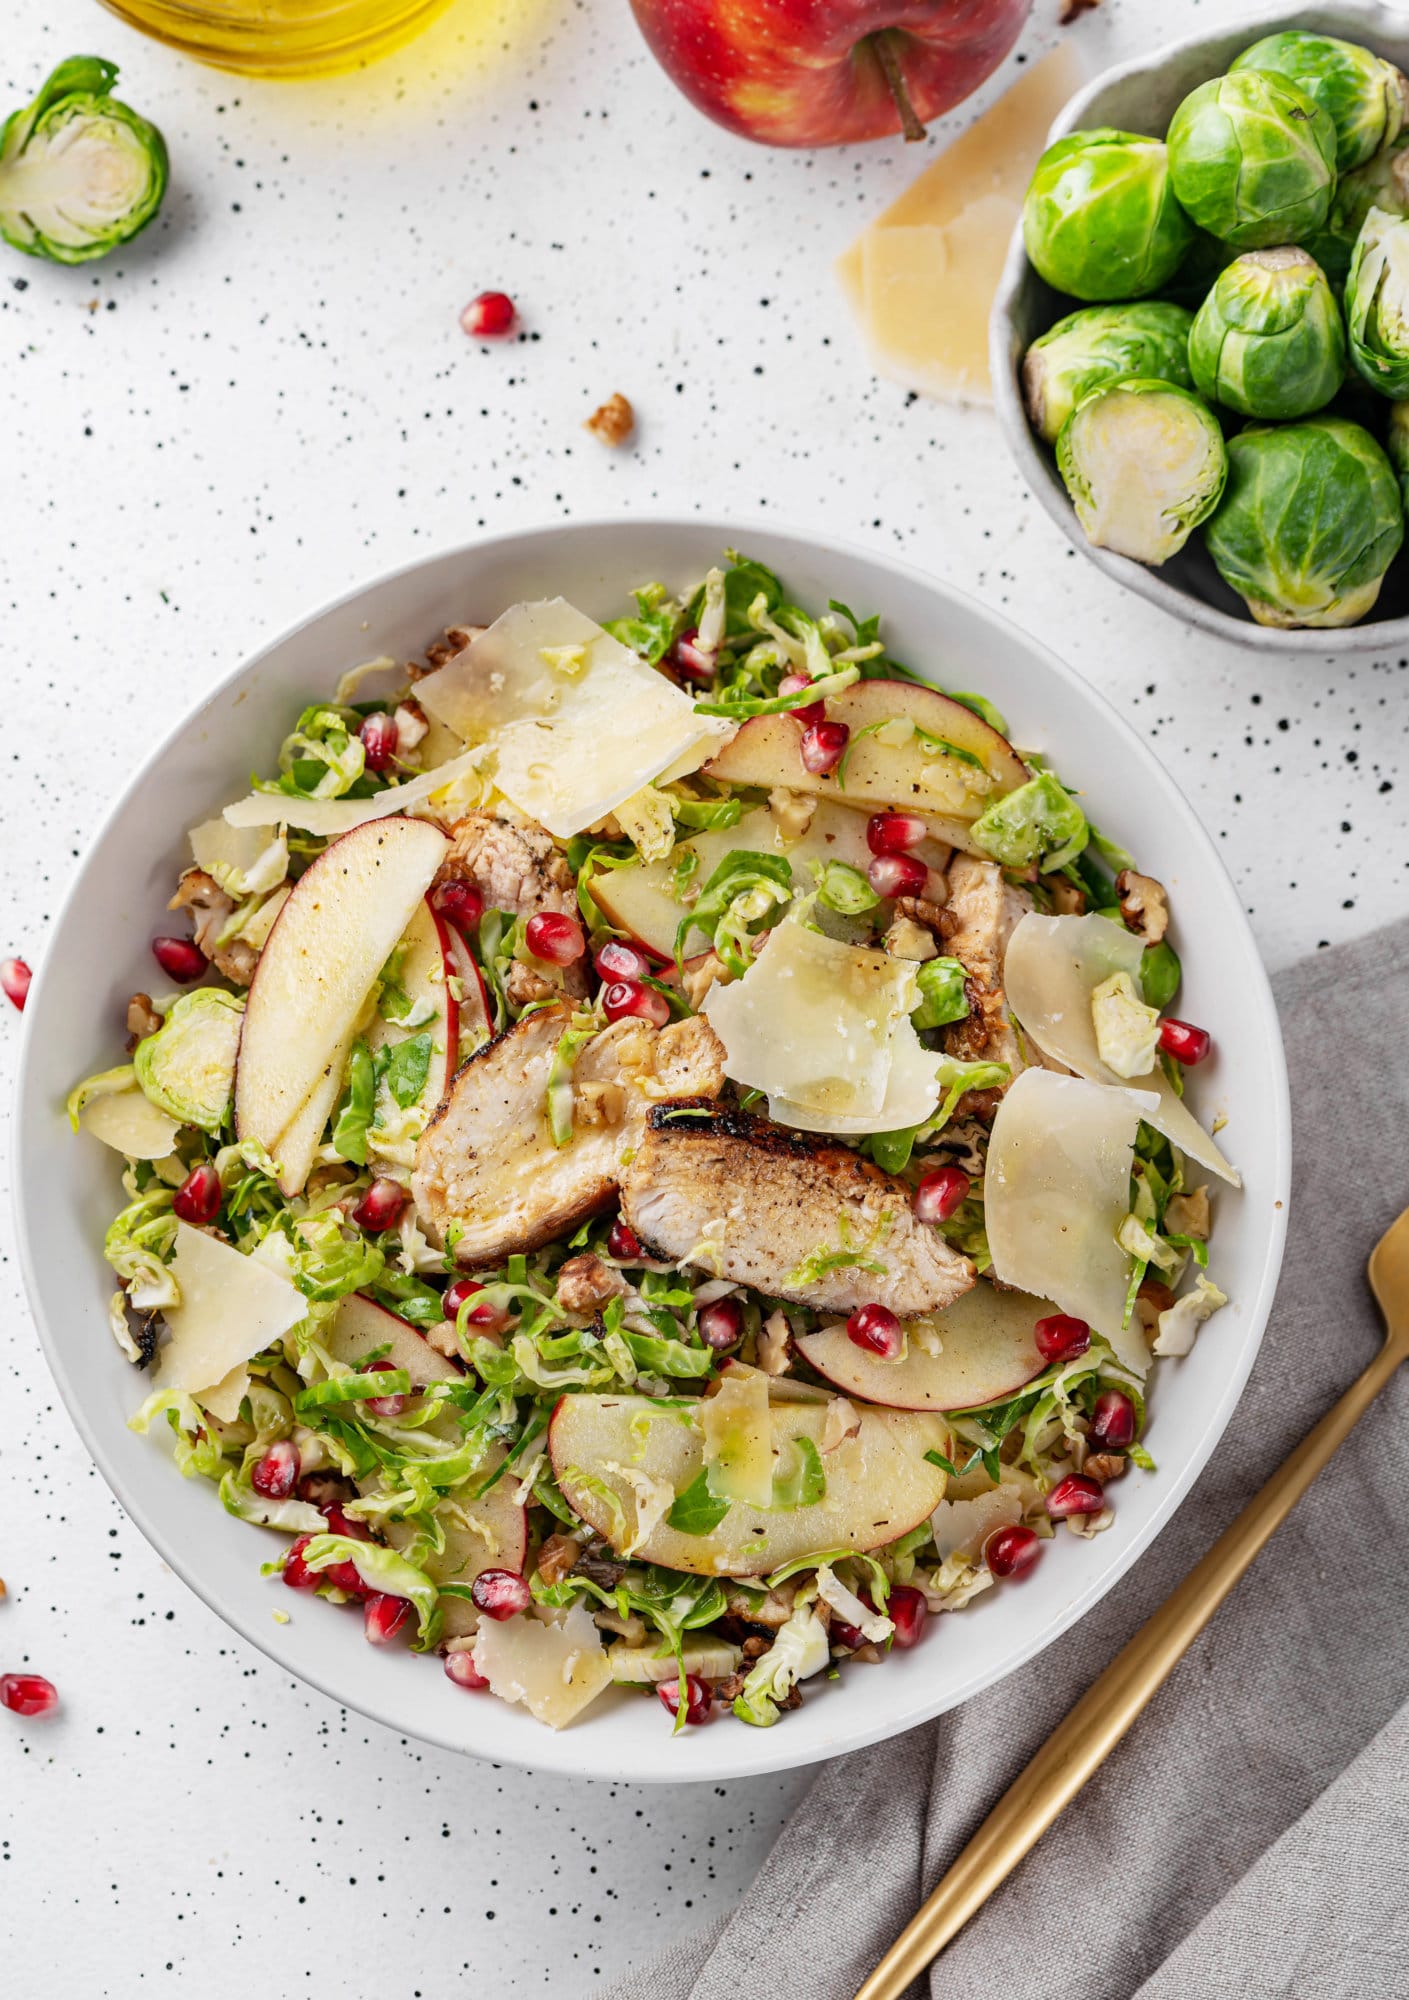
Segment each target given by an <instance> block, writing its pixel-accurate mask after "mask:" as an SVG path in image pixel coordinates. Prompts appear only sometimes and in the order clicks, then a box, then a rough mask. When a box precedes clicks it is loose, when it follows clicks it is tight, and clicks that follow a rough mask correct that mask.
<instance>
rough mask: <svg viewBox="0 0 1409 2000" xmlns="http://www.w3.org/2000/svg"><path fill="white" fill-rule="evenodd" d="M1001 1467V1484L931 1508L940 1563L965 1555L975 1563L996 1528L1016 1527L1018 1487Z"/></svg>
mask: <svg viewBox="0 0 1409 2000" xmlns="http://www.w3.org/2000/svg"><path fill="white" fill-rule="evenodd" d="M1002 1470H1003V1473H1004V1475H1005V1477H1004V1479H1003V1481H1002V1483H1001V1485H998V1486H991V1487H990V1488H989V1489H988V1491H987V1492H986V1493H976V1494H975V1495H974V1496H973V1498H972V1499H970V1500H941V1501H940V1503H939V1505H938V1506H937V1507H936V1508H935V1510H934V1512H933V1514H932V1515H931V1516H930V1527H931V1529H932V1531H933V1534H934V1546H935V1553H936V1554H937V1555H938V1557H939V1559H940V1561H941V1562H948V1560H949V1558H950V1556H966V1557H968V1559H969V1560H970V1561H972V1562H976V1561H977V1560H978V1557H979V1552H980V1551H981V1550H982V1548H983V1545H984V1543H985V1542H986V1541H987V1540H988V1538H989V1536H990V1535H991V1534H993V1533H994V1531H995V1530H996V1529H998V1528H1012V1527H1016V1526H1017V1524H1018V1522H1019V1521H1021V1520H1022V1517H1023V1492H1022V1488H1021V1486H1020V1485H1019V1483H1018V1481H1017V1480H1016V1479H1015V1478H1012V1477H1011V1476H1008V1475H1010V1472H1011V1468H1010V1467H1008V1466H1006V1465H1005V1466H1004V1467H1003V1468H1002Z"/></svg>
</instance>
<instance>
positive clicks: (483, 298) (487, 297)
mask: <svg viewBox="0 0 1409 2000" xmlns="http://www.w3.org/2000/svg"><path fill="white" fill-rule="evenodd" d="M516 317H517V314H516V312H515V308H514V302H513V300H512V299H511V298H510V297H509V294H508V293H507V292H481V293H480V294H479V296H478V297H477V298H473V299H471V300H470V303H469V304H468V305H467V306H466V307H465V310H464V311H463V312H462V313H461V315H460V325H461V326H462V327H463V329H464V331H465V332H466V333H468V334H469V335H470V336H471V337H472V338H473V339H476V340H495V339H498V338H499V337H500V336H501V335H502V334H506V333H511V332H512V331H513V326H514V320H515V319H516Z"/></svg>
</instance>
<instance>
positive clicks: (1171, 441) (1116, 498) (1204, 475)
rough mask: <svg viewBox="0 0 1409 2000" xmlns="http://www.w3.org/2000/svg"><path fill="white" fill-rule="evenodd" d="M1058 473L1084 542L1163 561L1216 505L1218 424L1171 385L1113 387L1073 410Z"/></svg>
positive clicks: (1224, 470)
mask: <svg viewBox="0 0 1409 2000" xmlns="http://www.w3.org/2000/svg"><path fill="white" fill-rule="evenodd" d="M1057 469H1058V471H1059V472H1060V473H1061V475H1062V478H1063V480H1064V481H1065V483H1066V489H1067V492H1068V493H1070V495H1071V497H1072V504H1073V505H1074V506H1075V508H1076V513H1077V518H1078V520H1079V521H1080V522H1081V525H1082V527H1083V528H1084V529H1085V530H1086V538H1087V540H1088V541H1090V542H1093V543H1094V544H1095V546H1096V547H1097V548H1102V549H1114V550H1115V551H1116V553H1117V555H1122V556H1131V557H1133V559H1134V560H1135V561H1136V562H1142V563H1162V562H1167V561H1168V560H1169V558H1170V556H1172V555H1176V554H1177V553H1178V551H1179V550H1180V549H1182V548H1183V546H1184V544H1185V542H1187V541H1188V539H1189V536H1190V535H1191V534H1192V532H1193V531H1194V529H1195V528H1196V527H1197V526H1198V525H1199V523H1200V521H1203V520H1206V519H1207V517H1208V516H1209V515H1210V514H1211V513H1212V512H1213V510H1214V508H1215V507H1216V506H1217V505H1218V498H1219V495H1220V494H1221V493H1222V491H1223V482H1224V480H1225V479H1226V478H1227V476H1228V460H1227V455H1226V453H1225V452H1224V449H1223V433H1222V431H1221V430H1220V429H1219V427H1218V419H1217V417H1215V416H1214V414H1213V412H1212V411H1211V410H1209V409H1207V408H1206V407H1205V406H1204V404H1202V403H1201V402H1200V401H1199V399H1198V397H1197V396H1194V395H1191V394H1190V392H1189V391H1188V390H1187V389H1180V388H1177V387H1176V386H1175V385H1174V384H1173V383H1172V382H1155V381H1140V380H1136V381H1132V382H1113V383H1111V384H1110V385H1109V386H1108V387H1106V388H1104V389H1097V390H1096V391H1095V392H1094V394H1092V395H1090V396H1088V397H1087V398H1086V400H1085V402H1084V403H1081V404H1079V405H1078V406H1077V408H1076V410H1075V411H1074V412H1073V414H1072V415H1071V416H1070V417H1069V418H1068V419H1067V422H1066V425H1065V427H1064V428H1063V430H1062V434H1061V436H1060V437H1059V438H1058V439H1057Z"/></svg>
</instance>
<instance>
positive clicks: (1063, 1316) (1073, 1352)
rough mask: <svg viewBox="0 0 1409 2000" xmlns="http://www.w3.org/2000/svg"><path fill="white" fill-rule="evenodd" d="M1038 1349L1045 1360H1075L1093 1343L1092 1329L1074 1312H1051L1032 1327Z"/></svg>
mask: <svg viewBox="0 0 1409 2000" xmlns="http://www.w3.org/2000/svg"><path fill="white" fill-rule="evenodd" d="M1032 1337H1033V1340H1034V1341H1035V1342H1036V1344H1037V1351H1038V1353H1039V1354H1040V1355H1041V1356H1042V1359H1043V1360H1044V1361H1074V1360H1075V1359H1076V1357H1077V1355H1078V1354H1084V1353H1085V1352H1086V1350H1087V1348H1088V1347H1089V1346H1090V1345H1091V1329H1090V1327H1089V1326H1088V1325H1087V1324H1086V1322H1085V1320H1084V1319H1077V1318H1076V1316H1075V1314H1073V1313H1049V1314H1048V1316H1047V1318H1046V1319H1040V1320H1038V1322H1037V1324H1036V1326H1035V1327H1034V1328H1033V1329H1032Z"/></svg>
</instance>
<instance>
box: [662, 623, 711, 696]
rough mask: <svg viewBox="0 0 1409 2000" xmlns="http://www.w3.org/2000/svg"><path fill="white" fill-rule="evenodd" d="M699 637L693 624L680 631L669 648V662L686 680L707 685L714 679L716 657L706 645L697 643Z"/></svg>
mask: <svg viewBox="0 0 1409 2000" xmlns="http://www.w3.org/2000/svg"><path fill="white" fill-rule="evenodd" d="M699 639H700V635H699V633H698V632H697V631H696V630H695V628H694V627H693V625H692V626H691V627H690V629H689V631H688V632H682V633H681V634H680V637H679V638H678V639H677V640H676V641H675V644H674V646H673V647H672V649H671V654H670V663H671V665H672V666H673V667H674V668H675V670H676V672H677V673H679V674H683V675H684V677H685V679H686V680H690V681H701V682H703V683H705V684H706V685H708V684H709V683H710V682H712V681H713V679H714V676H715V673H716V671H717V668H718V659H717V656H716V655H715V654H714V653H712V652H710V650H709V648H708V647H707V646H702V645H701V644H700V643H699Z"/></svg>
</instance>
